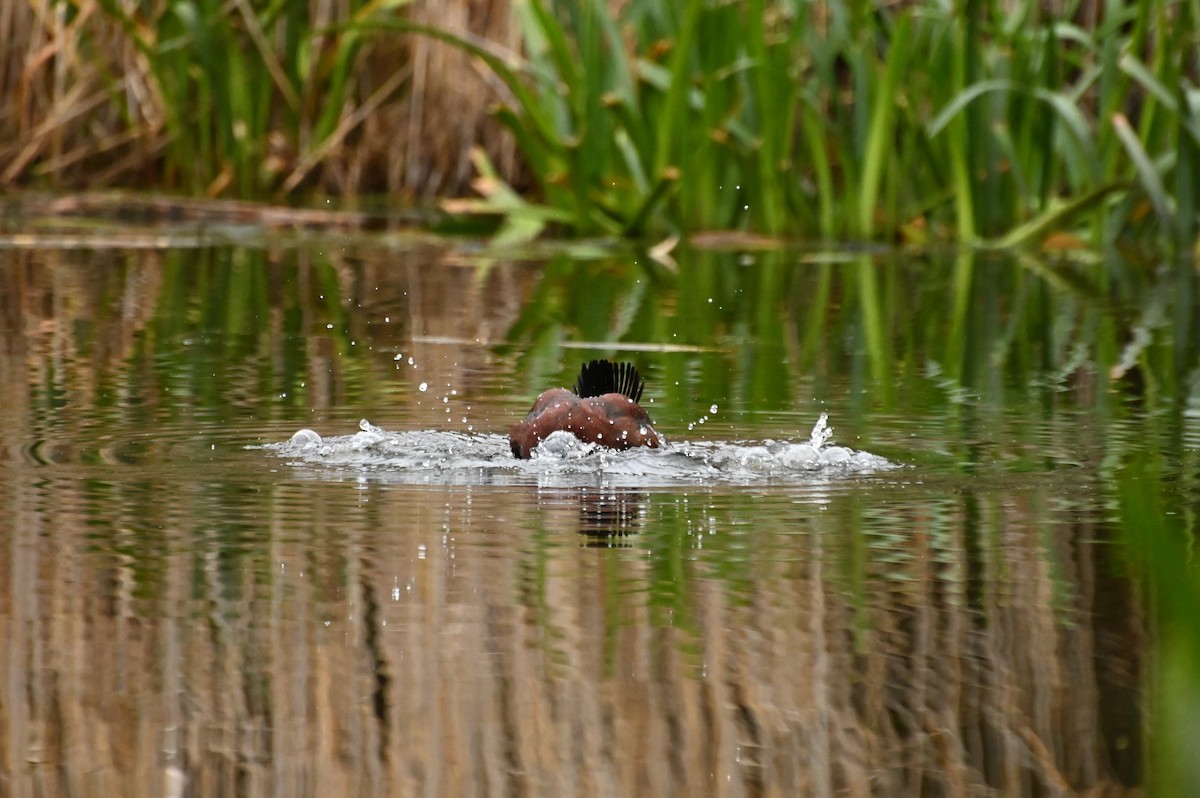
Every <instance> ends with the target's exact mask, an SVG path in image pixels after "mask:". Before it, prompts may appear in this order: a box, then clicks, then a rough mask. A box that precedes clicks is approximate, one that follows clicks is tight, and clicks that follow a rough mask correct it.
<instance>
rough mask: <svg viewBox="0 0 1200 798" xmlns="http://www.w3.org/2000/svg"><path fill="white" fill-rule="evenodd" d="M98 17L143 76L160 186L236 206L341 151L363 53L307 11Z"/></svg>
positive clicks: (357, 42)
mask: <svg viewBox="0 0 1200 798" xmlns="http://www.w3.org/2000/svg"><path fill="white" fill-rule="evenodd" d="M402 4H403V3H402V2H367V0H351V2H349V3H348V4H345V8H344V9H341V10H340V12H334V11H331V10H326V11H325V13H329V14H333V13H342V14H346V15H348V16H349V18H350V19H355V20H360V21H361V20H366V19H370V18H372V17H373V16H375V15H378V14H381V13H385V12H387V11H388V10H389V9H390V8H392V7H395V6H398V5H402ZM100 7H101V8H102V9H103V11H104V13H105V14H107V15H108V17H109V18H110V19H111V20H113V21H114V22H116V23H117V24H119V25H120V26H121V28H122V29H123V30H124V32H125V34H126V36H127V37H128V38H129V40H130V41H131V42H132V43H133V45H134V46H136V48H137V49H138V51H139V52H140V53H141V54H142V56H144V58H145V60H146V62H147V63H148V65H149V71H150V75H151V76H152V79H153V82H154V88H155V89H156V90H157V92H158V101H159V105H160V107H161V109H162V113H163V124H164V126H165V128H166V142H167V143H166V152H165V153H164V159H163V167H164V171H165V174H164V175H162V177H161V180H162V182H163V183H165V184H167V185H177V186H181V187H183V188H185V189H188V190H190V191H192V192H206V193H210V194H226V195H229V194H232V195H234V196H240V197H261V196H265V195H268V194H272V193H278V192H279V191H280V190H281V189H282V190H284V191H290V190H292V189H295V188H296V187H297V186H299V185H301V184H302V183H303V181H304V180H305V178H306V177H307V176H308V173H309V171H310V170H311V169H312V168H313V166H314V165H315V163H316V161H317V160H319V158H320V157H321V156H322V154H324V153H328V152H329V151H331V150H334V149H336V148H337V147H339V145H341V143H342V141H343V140H344V137H345V135H346V132H347V131H346V129H345V123H346V117H347V114H346V110H347V106H348V104H350V103H351V102H352V100H354V99H355V98H354V97H353V96H352V89H353V88H354V75H355V71H356V70H358V69H360V68H361V67H362V64H361V63H360V59H359V58H358V56H359V54H360V51H361V49H362V43H363V37H362V35H361V34H360V33H359V32H357V31H355V30H345V31H340V32H338V31H332V30H331V29H330V26H332V25H333V24H334V23H337V22H342V21H345V20H344V19H341V18H334V17H333V16H330V17H329V18H321V17H320V15H319V13H318V14H317V15H316V16H314V15H313V12H312V9H310V4H309V3H308V2H307V0H276V1H275V2H272V3H267V4H259V3H250V2H245V1H244V0H240V1H239V2H223V1H222V0H163V2H157V3H150V4H139V5H137V6H130V5H129V4H127V3H120V2H117V0H100ZM383 77H384V78H386V77H387V76H383ZM380 82H381V83H383V84H384V87H386V86H387V85H388V83H387V81H386V80H384V79H383V78H381V81H380ZM391 90H392V91H394V90H395V85H392V89H391ZM345 159H346V157H345V155H343V160H345Z"/></svg>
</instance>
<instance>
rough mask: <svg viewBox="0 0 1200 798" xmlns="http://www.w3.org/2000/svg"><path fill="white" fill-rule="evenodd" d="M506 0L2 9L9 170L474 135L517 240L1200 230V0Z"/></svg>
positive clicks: (207, 177)
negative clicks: (518, 161) (1050, 5)
mask: <svg viewBox="0 0 1200 798" xmlns="http://www.w3.org/2000/svg"><path fill="white" fill-rule="evenodd" d="M509 3H510V5H506V4H505V3H503V2H501V0H496V2H494V3H484V4H483V6H485V7H486V8H485V9H484V10H482V11H481V7H480V6H479V5H478V4H468V3H465V2H459V3H447V4H442V5H434V4H428V3H422V2H417V0H411V2H410V1H409V0H344V2H341V3H338V4H327V3H314V2H311V1H310V0H277V1H276V2H273V3H269V4H255V3H250V2H248V1H247V0H157V2H152V3H140V4H134V3H129V2H125V0H73V2H71V3H69V4H65V5H64V4H51V3H49V0H42V2H40V3H34V4H31V6H30V7H31V8H33V9H36V12H27V16H26V17H22V16H21V13H20V12H19V11H13V12H8V13H6V14H4V15H0V33H10V34H12V36H13V37H15V38H13V39H12V40H15V41H30V42H31V44H30V46H29V47H28V48H14V50H13V51H12V55H10V56H9V58H8V60H6V61H4V62H3V64H0V84H3V85H0V88H4V89H6V90H9V91H7V92H6V94H5V96H6V97H7V98H8V99H7V102H6V103H5V104H0V108H3V109H4V110H0V130H3V131H4V132H8V133H12V134H13V136H11V137H10V140H12V141H15V142H17V144H14V145H8V144H0V157H2V156H5V155H8V156H9V159H8V163H9V166H8V167H6V169H5V171H3V173H0V181H2V182H3V183H4V184H7V185H18V184H21V183H26V182H30V181H37V180H39V179H43V180H44V179H48V178H54V177H55V176H62V175H71V178H70V179H71V180H73V181H76V182H78V181H83V182H85V183H86V182H87V181H88V180H89V175H91V176H93V179H97V180H102V181H106V182H107V183H109V184H111V183H123V184H126V185H128V184H141V185H166V186H169V187H175V188H182V189H184V190H186V191H190V192H194V193H202V192H206V193H209V194H225V195H236V196H251V197H261V196H273V197H277V198H278V197H289V196H294V195H300V196H304V195H309V194H312V193H317V194H321V193H355V192H361V191H368V190H377V189H380V188H384V189H387V190H400V189H404V188H407V189H417V190H420V189H434V190H440V191H446V190H451V191H453V190H458V189H462V188H465V184H464V182H463V181H462V180H461V179H455V177H456V176H457V177H458V178H462V177H465V176H466V174H467V170H470V169H471V168H472V167H471V163H472V161H471V159H469V158H468V154H467V153H468V150H469V149H470V147H469V145H470V144H471V143H472V142H475V143H483V144H484V145H485V148H484V151H483V152H481V153H476V155H475V156H474V163H476V164H477V165H478V170H479V174H480V175H481V177H482V178H483V179H482V180H481V181H480V182H479V186H480V188H481V189H483V192H484V194H485V200H484V203H483V204H482V206H481V205H475V206H467V207H469V208H470V209H472V210H480V209H482V210H485V211H487V212H491V213H497V214H501V215H506V216H508V217H510V218H512V217H523V219H524V221H523V223H522V224H521V225H519V226H518V229H517V230H516V232H515V233H514V235H517V236H520V235H524V236H530V235H535V234H537V233H539V232H540V231H542V230H543V229H545V227H546V226H547V225H549V224H555V225H557V226H558V227H559V228H560V229H566V230H568V231H570V232H573V233H578V234H607V235H621V236H642V235H661V234H664V233H668V232H691V231H696V230H701V229H706V228H724V229H742V230H749V231H755V232H762V233H768V234H773V235H783V236H788V237H805V238H812V237H820V238H824V239H859V240H864V239H877V240H878V239H883V240H891V239H897V238H900V239H904V240H909V241H916V242H923V241H926V240H929V239H931V238H933V239H956V240H960V241H988V242H993V243H998V244H1003V245H1012V244H1020V243H1024V242H1027V241H1034V240H1040V239H1043V238H1045V237H1046V236H1048V235H1049V234H1051V233H1070V234H1071V236H1073V238H1070V237H1068V238H1067V239H1063V238H1062V237H1059V238H1058V239H1057V241H1056V243H1057V245H1062V244H1064V243H1066V244H1073V243H1083V244H1091V245H1096V246H1111V245H1112V244H1113V243H1114V242H1115V241H1116V240H1117V239H1118V238H1120V237H1123V236H1127V235H1130V234H1143V235H1144V234H1149V235H1155V236H1161V237H1162V238H1163V239H1164V240H1166V241H1169V242H1171V243H1172V244H1174V245H1176V246H1177V247H1178V248H1179V249H1181V250H1184V249H1187V248H1190V247H1193V246H1195V242H1196V234H1197V229H1198V213H1200V209H1198V205H1197V203H1198V199H1197V191H1198V189H1197V186H1200V56H1198V55H1197V53H1198V52H1200V0H1150V2H1146V3H1139V4H1123V3H1107V4H1104V5H1098V4H1096V3H1095V2H1093V1H1092V0H1081V1H1080V2H1070V1H1068V2H1067V3H1065V4H1064V6H1063V8H1062V9H1060V10H1059V13H1057V14H1050V13H1049V12H1047V11H1046V10H1045V9H1044V8H1043V6H1042V4H1041V3H1038V2H1035V0H1004V2H1000V0H965V2H964V3H960V4H946V3H935V2H930V1H928V0H926V2H910V3H900V4H885V3H879V2H866V1H865V0H840V1H839V2H834V3H826V2H814V1H813V0H747V2H744V3H726V2H712V1H711V0H683V2H680V3H674V4H662V3H660V2H657V0H629V1H628V2H625V3H613V2H610V0H577V1H575V2H566V1H565V0H561V1H560V0H509ZM22 8H25V6H22ZM435 9H436V10H435ZM469 16H473V17H484V18H485V20H484V23H483V24H480V23H479V21H478V19H475V21H473V22H471V24H470V25H468V24H466V23H465V22H464V19H465V18H467V17H469ZM21 19H24V20H25V21H24V22H23V23H22V24H23V26H24V27H21V26H19V25H16V23H14V22H13V20H21ZM467 21H471V20H467ZM18 28H20V29H18ZM468 31H477V32H476V33H471V32H468ZM398 32H408V33H415V34H419V35H416V36H405V35H398ZM480 34H482V35H480ZM447 45H450V46H452V47H453V48H457V50H458V59H459V63H458V66H459V67H461V68H462V69H463V70H466V72H454V73H453V74H454V75H455V76H456V77H455V79H453V80H452V79H450V77H449V74H450V72H451V71H452V68H453V67H454V64H453V63H452V62H451V61H449V60H445V58H442V60H430V59H429V58H427V57H425V56H422V55H421V52H423V51H422V50H421V49H420V48H424V47H442V48H443V49H442V50H441V51H439V52H442V53H445V52H446V50H445V47H446V46H447ZM81 64H82V65H91V66H90V69H88V68H87V67H86V66H80V65H81ZM470 70H474V72H470ZM468 73H469V74H472V75H475V80H476V81H477V82H480V83H482V82H484V81H487V80H490V81H491V82H490V84H489V85H488V87H487V88H486V89H485V90H479V91H475V92H474V93H473V94H472V95H471V96H469V97H467V96H464V95H463V94H461V93H459V92H456V91H455V90H454V89H453V87H454V86H456V85H458V84H460V83H463V82H464V80H465V78H463V77H462V76H463V75H464V74H468ZM476 73H483V74H484V75H485V76H486V77H485V78H483V79H480V78H479V77H478V75H477V74H476ZM64 76H66V77H64ZM81 76H82V77H83V78H86V79H83V80H81V79H80V78H81ZM497 100H498V101H499V103H498V107H497V108H496V110H495V119H496V121H497V122H498V123H499V125H500V126H503V127H504V128H506V129H507V130H508V131H509V133H510V134H511V139H501V138H498V133H497V131H498V130H499V127H498V126H497V127H493V128H488V127H487V126H486V125H484V124H483V123H482V122H480V121H479V118H478V109H479V108H480V107H481V106H482V104H484V103H486V102H494V101H497ZM30 109H34V111H31V110H30ZM38 109H40V113H38V112H36V111H37V110H38ZM102 111H103V113H104V114H106V116H104V117H103V120H102V121H103V124H98V122H97V120H98V117H99V115H100V114H101V112H102ZM114 117H120V118H121V119H123V123H116V122H114ZM422 117H427V118H428V120H429V122H428V123H427V124H414V123H413V120H414V119H419V118H422ZM89 130H100V131H102V132H103V136H101V137H100V140H97V138H96V137H95V136H91V137H89V136H88V135H84V134H85V133H86V132H88V131H89ZM502 141H511V142H513V143H514V144H515V146H516V147H517V148H518V149H519V151H520V154H521V156H522V161H523V167H521V168H517V167H516V166H515V164H514V163H513V162H512V161H511V160H510V159H508V158H507V156H504V158H503V160H504V162H503V163H499V164H493V163H492V161H493V160H494V159H495V158H496V157H497V154H498V153H505V152H507V150H506V149H505V146H504V145H502V144H501V143H499V142H502ZM63 142H66V143H63ZM397 142H402V144H400V143H397ZM447 147H449V148H451V149H453V150H454V152H453V153H447V152H446V149H447ZM114 155H119V156H123V157H122V158H120V159H118V160H117V163H118V164H124V166H123V167H108V166H106V167H104V168H98V165H99V164H100V163H101V162H105V163H107V162H111V161H112V160H113V158H112V156H114ZM105 157H108V161H104V158H105ZM72 165H74V166H75V167H77V168H76V169H75V170H74V171H72V168H71V167H72ZM85 165H91V166H92V167H96V168H92V169H90V170H89V169H86V168H84V166H85ZM113 169H117V171H116V172H113ZM101 176H102V177H101ZM526 178H528V180H529V181H531V184H530V183H527V182H526ZM514 183H515V184H514ZM509 185H512V187H513V188H514V189H516V190H515V191H510V190H509V189H508V186H509ZM492 200H494V201H492ZM460 207H462V206H460Z"/></svg>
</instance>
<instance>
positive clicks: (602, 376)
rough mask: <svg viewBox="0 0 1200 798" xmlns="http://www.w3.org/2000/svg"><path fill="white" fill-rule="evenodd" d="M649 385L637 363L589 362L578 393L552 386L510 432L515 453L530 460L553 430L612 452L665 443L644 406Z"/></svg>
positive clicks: (578, 381) (581, 372) (577, 386)
mask: <svg viewBox="0 0 1200 798" xmlns="http://www.w3.org/2000/svg"><path fill="white" fill-rule="evenodd" d="M645 387H646V381H645V380H643V379H642V378H641V376H640V375H639V374H638V370H637V369H636V368H635V367H634V365H633V364H632V363H612V362H610V361H608V360H593V361H591V362H589V363H585V364H583V368H582V369H580V371H579V379H578V380H576V381H575V390H574V392H572V391H568V390H567V389H566V388H551V389H550V390H548V391H545V392H543V393H542V395H541V396H539V397H538V398H537V401H536V402H534V403H533V407H532V408H530V410H529V415H527V416H525V418H524V419H523V420H522V421H518V422H517V423H516V424H514V425H513V427H512V429H511V430H509V432H508V442H509V444H510V445H511V446H512V453H513V454H514V455H515V456H517V457H520V458H521V459H523V460H525V459H528V458H529V455H530V452H532V451H533V450H534V448H536V447H537V445H538V444H539V443H541V442H542V441H543V440H545V439H546V437H547V436H548V435H550V433H552V432H556V431H558V430H562V431H564V432H570V433H571V434H572V435H574V436H575V437H576V438H578V439H579V440H581V441H583V442H585V443H595V444H598V445H600V446H606V447H608V448H609V449H630V448H632V447H634V446H649V447H650V448H652V449H657V448H658V447H659V446H661V445H662V441H661V439H660V438H659V437H658V433H657V432H655V431H654V426H653V425H652V424H651V422H650V416H649V414H647V413H646V411H645V410H643V409H642V407H641V405H639V404H638V400H639V399H641V398H642V389H644V388H645Z"/></svg>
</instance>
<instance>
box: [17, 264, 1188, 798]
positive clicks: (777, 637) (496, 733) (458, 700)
mask: <svg viewBox="0 0 1200 798" xmlns="http://www.w3.org/2000/svg"><path fill="white" fill-rule="evenodd" d="M677 259H678V263H677V264H676V265H675V266H674V268H667V267H665V266H662V265H659V264H654V263H652V262H649V261H648V260H647V259H645V258H644V257H642V256H640V255H639V253H637V252H628V253H620V252H613V253H600V255H599V256H596V257H587V258H571V257H560V256H549V257H544V258H543V257H536V258H530V259H517V260H511V259H510V260H505V259H502V258H497V257H494V256H492V255H489V254H470V253H464V252H463V251H461V250H457V249H456V250H446V249H444V248H441V247H437V246H430V245H428V244H424V243H422V244H413V245H409V244H400V243H397V242H395V241H387V242H383V243H380V242H376V243H374V244H372V245H370V246H365V245H363V244H362V243H361V242H354V243H353V244H352V245H347V246H345V247H341V248H339V247H336V246H331V245H330V242H329V241H322V242H320V244H319V245H317V246H312V247H308V246H301V245H296V244H295V243H294V242H293V243H289V244H288V245H286V246H280V247H279V248H277V249H272V248H270V247H264V246H254V247H248V248H239V247H234V246H224V245H221V246H217V245H214V246H196V247H193V248H187V249H168V250H163V251H157V250H152V249H140V250H125V249H119V248H118V249H105V248H96V249H89V248H87V247H80V248H74V249H70V250H51V249H45V250H18V249H9V250H0V391H2V397H0V400H2V404H0V497H2V498H0V508H2V509H3V512H2V513H0V569H2V572H3V573H4V574H5V575H6V578H5V580H4V582H3V584H2V586H0V627H3V634H4V637H5V639H6V640H7V641H8V644H7V648H6V652H5V654H4V656H3V657H2V658H0V685H3V687H2V688H0V689H2V690H3V693H2V695H0V792H2V793H3V794H5V795H13V796H27V795H28V796H33V795H66V794H71V795H118V794H119V795H131V796H133V795H164V794H165V795H234V794H238V795H268V794H273V795H291V796H302V795H313V796H332V795H348V796H349V795H354V796H359V795H409V794H428V795H438V794H446V795H464V794H515V795H526V794H530V795H669V794H678V795H745V794H768V795H789V796H791V795H832V794H851V795H868V794H874V795H915V794H930V795H1022V794H1030V795H1034V794H1037V795H1042V794H1075V793H1091V794H1099V793H1101V792H1103V793H1104V794H1106V795H1123V794H1140V791H1141V788H1142V787H1143V785H1144V782H1145V780H1146V760H1145V758H1146V755H1147V754H1146V749H1147V740H1146V734H1147V729H1148V728H1152V727H1154V726H1155V723H1157V721H1156V720H1155V719H1154V717H1153V716H1152V714H1153V713H1152V712H1151V706H1152V702H1151V700H1150V686H1149V684H1148V679H1149V673H1150V670H1151V667H1152V665H1153V662H1154V658H1155V653H1154V652H1155V648H1154V646H1153V641H1154V639H1155V636H1156V632H1155V623H1154V622H1153V621H1152V620H1151V619H1152V617H1153V615H1154V614H1153V613H1152V612H1151V611H1150V608H1149V604H1150V602H1151V598H1150V597H1148V595H1147V592H1146V590H1145V583H1144V581H1143V580H1144V576H1143V574H1144V571H1143V570H1141V569H1142V568H1143V564H1142V563H1141V561H1140V560H1138V559H1137V558H1135V557H1130V556H1129V555H1128V544H1129V541H1130V539H1131V538H1132V537H1133V536H1134V535H1137V534H1154V531H1155V530H1157V529H1158V527H1157V526H1152V528H1151V530H1150V532H1146V531H1145V530H1141V531H1139V529H1140V527H1139V526H1138V523H1135V522H1133V521H1132V520H1131V519H1134V518H1140V519H1143V520H1144V519H1150V520H1151V521H1153V522H1155V523H1157V521H1159V520H1161V519H1169V518H1177V517H1179V515H1180V514H1181V513H1183V514H1186V513H1192V512H1194V508H1195V507H1196V506H1197V501H1198V500H1200V464H1198V463H1200V455H1198V454H1197V452H1198V451H1200V412H1197V408H1200V401H1196V396H1197V392H1198V390H1200V389H1198V388H1197V379H1196V369H1197V366H1196V364H1197V359H1196V348H1195V346H1194V344H1192V345H1190V348H1189V345H1188V344H1187V343H1186V342H1181V340H1180V339H1176V338H1174V337H1172V336H1173V335H1174V334H1175V333H1174V332H1173V330H1174V328H1173V327H1170V326H1164V325H1161V324H1159V325H1148V326H1147V329H1148V330H1149V333H1148V334H1149V336H1150V338H1149V341H1148V342H1146V343H1144V344H1143V347H1142V349H1141V350H1139V351H1138V352H1135V353H1133V354H1132V355H1131V357H1132V361H1133V364H1134V365H1133V366H1125V367H1124V371H1118V370H1117V369H1118V367H1120V366H1121V363H1122V362H1123V361H1122V357H1124V356H1126V355H1128V354H1129V353H1128V350H1127V349H1123V347H1125V346H1126V345H1127V344H1128V341H1129V340H1132V336H1126V332H1128V330H1129V329H1130V328H1129V327H1121V326H1120V325H1121V324H1127V323H1128V319H1130V318H1134V319H1135V321H1134V323H1133V324H1134V326H1136V324H1137V320H1138V319H1144V318H1146V314H1145V313H1143V312H1142V311H1144V310H1145V308H1147V307H1150V306H1151V305H1152V304H1153V303H1154V302H1160V307H1159V310H1160V311H1162V310H1163V309H1164V308H1167V309H1168V310H1171V312H1175V313H1182V314H1184V315H1187V314H1191V317H1194V316H1195V314H1196V309H1195V307H1194V303H1193V302H1192V300H1191V299H1190V297H1188V298H1184V299H1175V300H1163V299H1161V298H1160V299H1154V298H1153V297H1154V286H1148V287H1147V288H1146V293H1145V294H1142V293H1137V294H1136V295H1135V296H1134V298H1133V299H1131V300H1129V304H1127V305H1124V306H1118V305H1117V304H1114V303H1113V302H1112V301H1111V300H1110V299H1107V298H1104V297H1102V296H1099V295H1098V294H1097V293H1096V291H1094V290H1092V288H1086V286H1085V288H1086V290H1085V289H1078V290H1074V291H1072V290H1067V289H1064V288H1063V285H1064V282H1063V280H1062V279H1061V278H1062V275H1063V274H1068V275H1076V276H1078V275H1082V276H1083V278H1088V279H1091V277H1092V276H1094V273H1095V272H1094V270H1092V269H1091V267H1090V266H1089V265H1087V264H1083V265H1079V264H1074V265H1072V264H1050V265H1045V266H1043V267H1042V268H1041V270H1040V271H1038V270H1032V269H1030V268H1028V266H1023V265H1021V264H1020V263H1018V262H1015V261H1001V260H997V261H989V260H985V259H982V258H981V259H979V260H972V261H971V262H970V263H968V264H966V268H967V269H968V270H969V271H970V273H971V275H972V276H971V277H970V278H969V279H968V278H966V277H965V276H964V275H965V274H967V272H964V264H963V262H962V261H961V260H957V261H956V260H955V259H954V257H950V258H947V259H937V258H913V257H911V256H903V255H895V254H885V255H881V256H879V257H872V258H864V257H861V256H858V255H850V256H846V257H845V258H843V259H841V262H833V263H831V262H828V260H829V259H828V258H823V259H817V258H811V257H809V256H807V255H806V254H805V253H797V252H778V253H757V254H747V253H702V252H701V253H687V252H684V253H681V254H679V255H678V256H677ZM818 260H819V261H821V262H819V263H818V262H817V261H818ZM834 260H838V259H834ZM1081 279H1082V278H1081ZM964 281H965V282H964ZM1078 283H1079V281H1078V280H1076V281H1075V283H1073V284H1078ZM1093 288H1094V286H1093ZM1176 296H1178V295H1176ZM866 297H874V299H871V300H870V301H868V299H867V298H866ZM1143 297H1150V298H1148V299H1143ZM1143 301H1144V302H1145V303H1147V304H1145V305H1139V304H1138V303H1139V302H1143ZM1163 301H1168V303H1169V302H1170V301H1174V302H1176V303H1180V302H1182V303H1183V307H1182V308H1180V307H1179V305H1178V304H1175V305H1169V304H1168V305H1161V302H1163ZM871 303H876V304H871ZM1130 308H1133V310H1132V311H1131V310H1130ZM872 309H873V310H872ZM868 310H870V312H868ZM1160 315H1161V313H1160ZM595 356H609V357H623V358H629V359H632V360H634V361H635V362H636V363H637V364H638V366H639V368H640V369H641V370H642V371H643V373H644V375H645V376H646V377H647V382H648V386H647V390H646V394H647V397H653V402H651V403H649V404H647V408H648V410H649V411H650V413H651V415H652V416H653V418H654V420H655V424H656V428H657V429H659V431H660V432H663V433H664V434H665V435H666V436H667V438H668V440H669V441H670V442H671V446H670V447H669V448H668V449H666V450H664V451H658V452H651V451H641V452H628V453H611V452H607V453H586V452H579V451H567V452H563V453H560V454H557V455H553V456H547V457H543V458H541V459H537V460H533V461H529V462H518V461H516V460H514V459H512V458H511V456H510V455H509V454H508V451H507V443H506V440H505V438H504V433H505V430H506V429H507V427H508V425H510V424H511V423H512V422H513V421H515V420H517V419H518V418H520V417H521V416H522V415H523V414H524V412H525V411H526V409H527V408H528V406H529V404H530V403H531V402H532V400H533V398H534V396H536V394H537V392H538V391H539V390H541V389H543V388H546V387H551V386H554V385H567V384H570V383H571V382H572V381H573V378H574V372H575V371H576V370H577V369H578V366H579V363H580V362H582V361H583V360H585V359H587V358H590V357H595ZM1164 397H1166V398H1164ZM822 413H827V414H828V424H829V426H830V427H832V428H833V438H832V440H831V441H829V442H823V441H821V440H819V439H814V438H813V428H814V425H816V424H817V423H818V419H820V417H821V414H822ZM364 420H365V423H362V424H361V426H360V422H363V421H364ZM301 429H311V430H314V431H315V433H316V434H317V435H319V436H320V441H318V440H317V439H316V438H310V439H309V440H308V443H307V444H306V443H305V442H304V441H303V440H300V441H292V442H289V439H291V438H292V436H293V434H294V433H296V432H297V431H298V430H301ZM818 437H819V436H818ZM806 447H807V448H806ZM832 447H838V452H839V453H838V454H837V456H836V457H833V458H828V457H826V459H825V460H822V452H825V453H826V455H828V453H829V452H831V451H833V448H832ZM843 455H844V456H843ZM1139 491H1141V492H1139ZM1151 506H1152V507H1154V508H1157V509H1156V510H1155V511H1153V512H1152V511H1148V510H1146V508H1147V507H1151ZM1139 523H1140V522H1139Z"/></svg>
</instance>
